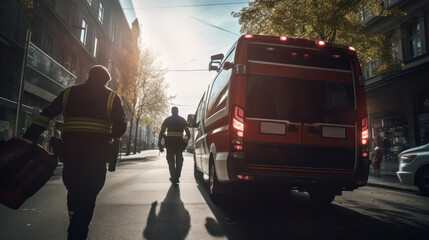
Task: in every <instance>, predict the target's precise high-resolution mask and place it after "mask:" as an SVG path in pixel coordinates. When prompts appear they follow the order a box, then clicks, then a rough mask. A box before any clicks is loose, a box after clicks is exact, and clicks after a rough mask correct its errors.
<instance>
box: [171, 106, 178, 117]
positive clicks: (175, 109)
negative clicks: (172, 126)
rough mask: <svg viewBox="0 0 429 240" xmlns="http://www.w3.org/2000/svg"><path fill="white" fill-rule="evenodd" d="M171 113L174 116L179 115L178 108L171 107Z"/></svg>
mask: <svg viewBox="0 0 429 240" xmlns="http://www.w3.org/2000/svg"><path fill="white" fill-rule="evenodd" d="M171 114H173V115H174V116H177V115H179V109H178V108H177V107H172V108H171Z"/></svg>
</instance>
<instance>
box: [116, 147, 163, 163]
mask: <svg viewBox="0 0 429 240" xmlns="http://www.w3.org/2000/svg"><path fill="white" fill-rule="evenodd" d="M158 154H159V150H158V149H153V150H143V151H141V152H140V153H136V154H132V153H131V154H130V155H128V156H126V155H125V153H121V154H120V156H119V157H118V162H120V161H126V160H139V159H143V158H145V157H148V156H158Z"/></svg>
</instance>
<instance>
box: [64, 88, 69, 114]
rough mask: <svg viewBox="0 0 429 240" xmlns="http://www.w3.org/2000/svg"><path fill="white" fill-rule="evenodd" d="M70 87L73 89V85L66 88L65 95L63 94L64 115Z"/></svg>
mask: <svg viewBox="0 0 429 240" xmlns="http://www.w3.org/2000/svg"><path fill="white" fill-rule="evenodd" d="M70 89H71V87H69V88H66V90H64V95H63V116H64V114H65V112H66V107H67V99H68V98H69V94H70Z"/></svg>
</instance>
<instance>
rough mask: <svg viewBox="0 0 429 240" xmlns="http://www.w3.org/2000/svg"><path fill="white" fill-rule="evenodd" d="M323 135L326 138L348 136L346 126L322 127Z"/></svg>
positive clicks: (343, 137)
mask: <svg viewBox="0 0 429 240" xmlns="http://www.w3.org/2000/svg"><path fill="white" fill-rule="evenodd" d="M322 137H326V138H342V139H345V138H346V128H343V127H322Z"/></svg>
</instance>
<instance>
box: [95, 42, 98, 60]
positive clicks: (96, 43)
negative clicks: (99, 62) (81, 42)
mask: <svg viewBox="0 0 429 240" xmlns="http://www.w3.org/2000/svg"><path fill="white" fill-rule="evenodd" d="M97 45H98V38H97V37H95V39H94V57H95V58H96V57H97Z"/></svg>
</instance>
